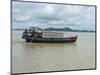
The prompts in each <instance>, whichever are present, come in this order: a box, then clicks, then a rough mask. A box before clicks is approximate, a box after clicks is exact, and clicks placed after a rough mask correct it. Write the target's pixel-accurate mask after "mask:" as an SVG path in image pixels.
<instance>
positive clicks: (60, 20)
mask: <svg viewBox="0 0 100 75" xmlns="http://www.w3.org/2000/svg"><path fill="white" fill-rule="evenodd" d="M12 6H13V8H12V15H13V22H14V24H15V23H16V25H17V26H16V27H20V25H21V24H25V23H26V24H30V25H33V26H34V25H35V24H36V25H37V26H38V27H42V28H45V27H64V26H65V27H71V28H77V29H78V28H79V29H90V30H91V29H95V7H92V6H77V5H58V4H45V3H30V2H13V4H12ZM19 23H20V24H19ZM43 25H44V26H43ZM14 26H15V25H14ZM24 27H25V26H24Z"/></svg>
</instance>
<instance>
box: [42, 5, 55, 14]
mask: <svg viewBox="0 0 100 75" xmlns="http://www.w3.org/2000/svg"><path fill="white" fill-rule="evenodd" d="M42 13H43V14H45V15H52V14H54V9H53V7H52V6H50V5H47V6H45V7H44V8H43V10H42Z"/></svg>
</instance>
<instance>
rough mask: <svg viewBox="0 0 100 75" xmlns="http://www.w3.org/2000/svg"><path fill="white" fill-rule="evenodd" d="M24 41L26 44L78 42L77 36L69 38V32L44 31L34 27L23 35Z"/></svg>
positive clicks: (26, 30)
mask: <svg viewBox="0 0 100 75" xmlns="http://www.w3.org/2000/svg"><path fill="white" fill-rule="evenodd" d="M22 39H25V40H26V42H32V43H35V42H36V43H38V42H45V43H46V42H47V43H48V42H49V43H65V42H68V43H72V42H75V41H76V40H77V35H74V36H68V35H67V32H60V31H42V30H41V29H39V28H36V27H32V28H30V29H25V31H24V32H23V34H22Z"/></svg>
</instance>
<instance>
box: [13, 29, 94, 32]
mask: <svg viewBox="0 0 100 75" xmlns="http://www.w3.org/2000/svg"><path fill="white" fill-rule="evenodd" d="M12 31H24V29H12ZM46 31H47V30H46ZM49 31H54V30H49ZM55 31H57V30H55ZM58 31H60V30H58ZM61 31H62V30H61ZM66 32H93V33H95V32H96V31H84V30H73V31H67V30H66Z"/></svg>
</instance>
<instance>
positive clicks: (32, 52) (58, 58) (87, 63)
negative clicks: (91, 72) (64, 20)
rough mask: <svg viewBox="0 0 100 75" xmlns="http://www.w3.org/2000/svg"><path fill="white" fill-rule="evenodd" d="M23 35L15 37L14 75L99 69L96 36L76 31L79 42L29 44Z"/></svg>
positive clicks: (13, 47) (13, 41)
mask: <svg viewBox="0 0 100 75" xmlns="http://www.w3.org/2000/svg"><path fill="white" fill-rule="evenodd" d="M21 33H22V32H21V31H13V35H12V70H13V73H22V72H24V73H26V72H41V71H59V70H73V69H87V68H95V33H79V32H75V33H76V34H78V40H77V42H76V43H26V42H25V41H24V40H22V39H21ZM70 34H72V32H71V33H70Z"/></svg>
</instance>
